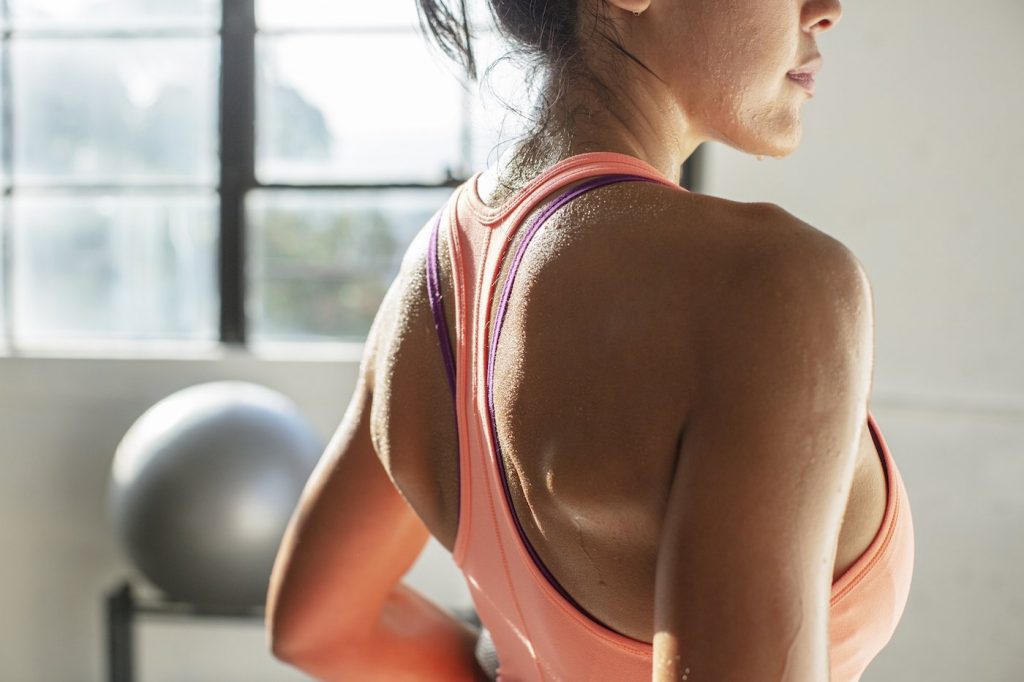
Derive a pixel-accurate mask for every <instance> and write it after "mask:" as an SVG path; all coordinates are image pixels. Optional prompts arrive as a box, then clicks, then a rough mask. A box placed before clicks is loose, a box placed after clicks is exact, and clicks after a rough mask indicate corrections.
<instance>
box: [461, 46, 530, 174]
mask: <svg viewBox="0 0 1024 682" xmlns="http://www.w3.org/2000/svg"><path fill="white" fill-rule="evenodd" d="M474 49H475V50H476V59H477V61H478V64H479V66H478V67H477V69H478V72H479V73H478V75H479V79H480V80H479V81H477V82H475V83H471V84H470V91H471V93H472V95H471V105H470V107H471V108H470V131H471V139H472V145H471V153H470V165H471V169H472V170H471V173H472V172H476V171H478V170H482V169H484V168H486V167H487V166H493V165H495V163H496V161H497V159H498V156H499V155H500V154H502V153H504V151H505V150H506V149H508V148H509V146H511V145H512V144H513V143H514V141H515V138H516V137H518V136H519V135H522V134H523V132H524V130H525V128H524V125H525V124H524V123H523V117H526V116H529V115H530V108H531V107H532V104H533V101H534V96H533V94H532V93H531V92H529V91H528V90H527V88H526V84H525V79H524V78H523V73H522V71H521V70H520V69H519V68H518V67H517V66H516V64H515V63H514V61H513V60H511V59H504V60H502V61H501V62H500V63H499V64H498V65H497V66H495V67H494V69H493V70H492V71H491V72H490V73H489V74H487V76H486V78H484V74H485V72H486V70H487V67H489V66H490V65H491V64H493V63H494V62H495V60H497V59H498V58H499V57H501V56H502V55H504V54H505V53H506V52H508V50H509V46H508V45H507V44H506V43H505V42H504V41H503V40H502V39H501V37H500V36H499V35H498V34H497V33H496V32H494V31H484V32H482V33H481V34H480V36H479V39H478V40H477V41H476V42H475V43H474ZM499 96H500V99H499ZM502 101H505V102H509V103H510V104H511V105H512V106H513V107H515V108H516V109H519V110H521V111H522V112H523V117H521V116H520V115H519V114H517V113H516V112H515V111H513V110H512V109H510V108H508V107H506V105H505V104H503V103H502Z"/></svg>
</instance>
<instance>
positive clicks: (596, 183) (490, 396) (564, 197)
mask: <svg viewBox="0 0 1024 682" xmlns="http://www.w3.org/2000/svg"><path fill="white" fill-rule="evenodd" d="M629 180H642V181H644V182H658V180H655V179H653V178H649V177H645V176H642V175H632V174H625V173H616V174H613V175H602V176H598V177H595V178H591V179H590V180H587V181H586V182H582V183H580V184H579V185H577V186H576V187H573V188H572V189H569V190H566V191H564V192H562V194H560V195H559V196H558V197H557V198H556V199H555V200H554V201H552V202H551V203H550V204H548V205H547V206H546V207H544V210H543V211H541V213H540V214H539V215H538V216H537V218H536V219H535V220H534V221H533V223H532V224H531V225H530V226H529V228H528V229H527V231H526V234H525V235H524V236H523V239H522V241H520V242H519V246H518V248H517V249H516V253H515V257H514V258H513V260H512V265H511V266H510V267H509V270H508V275H507V276H506V278H505V286H504V289H503V290H502V293H501V300H500V302H499V303H498V310H497V313H496V315H497V319H496V320H495V321H494V325H493V330H494V331H493V333H492V334H491V345H490V349H489V352H488V358H487V367H486V376H487V411H488V415H489V418H490V420H491V433H492V434H493V437H494V451H495V452H496V453H497V460H498V467H499V468H500V470H501V480H502V482H503V483H504V486H505V498H506V500H511V497H512V492H511V491H510V490H509V488H508V474H507V473H506V471H505V461H504V459H503V458H502V456H501V445H500V442H499V439H498V425H497V422H496V420H495V416H494V356H495V352H496V351H497V348H498V337H499V336H500V335H501V323H502V322H503V321H504V318H505V309H506V308H507V307H508V299H509V295H510V293H511V292H512V284H513V282H514V281H515V278H516V272H517V270H518V269H519V263H520V261H521V260H522V259H523V254H524V253H525V252H526V247H527V246H529V245H530V240H531V239H533V236H534V235H535V234H536V233H537V231H538V230H539V229H540V227H541V225H543V224H544V222H545V221H546V220H547V219H548V218H550V217H551V214H553V213H554V212H555V211H557V210H558V209H559V208H561V207H562V206H564V205H565V204H567V203H569V202H570V201H572V200H573V199H575V198H576V197H578V196H579V195H581V194H583V193H584V192H589V191H590V190H592V189H596V188H598V187H602V186H604V185H610V184H613V183H617V182H626V181H629ZM509 507H510V508H512V507H511V503H510V504H509ZM512 518H513V519H515V521H516V526H517V527H518V529H519V535H520V537H522V539H523V544H524V545H526V548H527V549H528V550H529V552H530V555H531V556H532V557H533V561H534V563H535V564H536V565H537V568H539V569H540V571H541V572H542V573H543V574H544V576H545V577H546V578H547V579H548V582H550V583H551V586H552V587H554V588H555V589H556V590H558V591H559V592H560V593H561V594H562V596H563V597H565V598H566V600H567V601H569V603H571V604H573V605H574V606H575V607H576V608H577V609H579V611H580V612H581V613H585V614H587V615H588V616H590V618H591V619H593V620H595V621H596V620H597V619H596V618H594V616H593V615H591V614H590V613H589V612H587V610H586V609H584V608H583V607H582V606H580V604H579V603H577V602H576V600H575V599H573V598H572V596H571V595H570V594H569V593H568V592H567V591H566V590H565V588H564V587H562V585H561V584H559V582H558V581H557V580H556V579H555V576H554V575H552V574H551V572H550V571H549V570H548V569H547V567H546V566H545V565H544V562H543V561H541V559H540V555H538V554H537V551H536V550H535V549H534V548H533V545H531V544H530V541H529V539H528V538H527V537H526V533H525V532H524V531H523V525H522V523H520V521H519V517H517V516H516V515H515V512H514V511H513V513H512ZM598 622H600V621H598Z"/></svg>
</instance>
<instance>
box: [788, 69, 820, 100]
mask: <svg viewBox="0 0 1024 682" xmlns="http://www.w3.org/2000/svg"><path fill="white" fill-rule="evenodd" d="M786 78H789V79H790V80H791V81H793V82H795V83H798V84H799V85H800V86H801V87H803V89H804V90H806V91H807V92H809V93H811V94H812V95H813V94H814V74H811V73H787V74H786Z"/></svg>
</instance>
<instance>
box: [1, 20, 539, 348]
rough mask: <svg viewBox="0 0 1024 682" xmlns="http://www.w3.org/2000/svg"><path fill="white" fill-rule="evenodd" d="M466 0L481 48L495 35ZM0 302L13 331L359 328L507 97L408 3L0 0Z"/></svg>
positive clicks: (295, 333) (51, 335)
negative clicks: (473, 71) (435, 43)
mask: <svg viewBox="0 0 1024 682" xmlns="http://www.w3.org/2000/svg"><path fill="white" fill-rule="evenodd" d="M485 2H486V0H472V3H471V4H472V7H471V11H472V13H473V14H472V16H473V18H474V25H475V27H476V30H477V31H478V34H477V38H478V39H477V41H476V42H475V44H474V48H475V50H476V51H477V59H478V61H479V62H480V64H481V68H480V71H481V73H482V71H483V66H484V65H486V64H488V63H490V62H491V61H492V60H493V59H494V58H496V57H497V56H498V55H499V54H500V52H501V51H502V50H503V49H504V46H503V45H502V44H501V43H500V42H499V40H498V39H497V37H496V34H495V33H494V32H493V31H491V30H489V26H488V25H487V23H486V21H485V20H489V17H488V16H487V14H486V6H485ZM0 10H2V11H3V14H2V15H0V29H2V30H3V34H2V35H3V38H2V40H3V42H2V46H0V111H2V112H3V117H2V125H0V149H2V150H3V153H2V163H0V182H2V183H3V186H4V192H3V196H2V197H0V253H2V254H3V256H4V257H3V258H2V259H0V320H2V323H3V324H2V329H3V332H4V333H3V334H2V338H3V342H5V343H6V344H7V346H8V347H9V348H10V349H11V350H12V351H14V352H16V351H17V350H19V349H30V350H31V349H36V348H45V347H50V346H56V347H62V346H64V347H66V346H68V345H74V346H81V345H83V344H85V345H90V344H93V345H99V346H101V347H106V346H109V345H111V344H128V345H130V346H132V347H136V346H143V347H144V346H145V345H147V344H153V343H156V342H161V343H165V342H180V343H183V344H186V345H190V346H198V347H203V346H210V345H216V344H218V343H235V344H258V343H276V342H282V341H303V342H306V341H315V340H326V341H334V340H353V341H361V340H362V339H363V338H365V335H366V332H367V331H368V329H369V325H370V322H371V321H372V319H373V315H374V313H375V312H376V310H377V308H378V306H379V304H380V301H381V299H382V297H383V295H384V292H385V291H386V289H387V286H388V285H389V284H390V282H391V281H392V280H393V279H394V276H395V275H396V274H397V271H398V267H399V263H400V261H401V256H402V254H403V253H404V251H405V249H406V247H407V245H408V243H409V241H410V240H411V238H412V237H413V235H414V234H415V232H416V231H417V230H418V229H419V228H421V227H422V226H423V224H424V223H425V222H426V221H427V220H428V219H429V218H430V216H431V215H432V214H433V213H434V211H436V210H437V208H438V207H439V206H440V205H441V204H442V203H443V202H444V200H445V199H447V198H448V196H449V195H450V194H451V191H452V188H453V187H454V186H456V185H457V184H459V183H460V182H462V181H463V180H464V179H465V178H466V177H468V176H469V175H470V174H471V173H472V172H474V171H475V170H476V169H479V168H482V167H484V166H485V165H488V164H490V163H493V162H494V161H495V159H496V157H497V154H499V153H500V152H501V151H503V148H502V147H498V146H497V143H498V142H499V141H504V140H509V139H511V138H513V137H515V136H516V135H518V134H519V133H520V132H521V130H520V129H519V128H518V127H517V126H518V125H519V124H520V121H519V119H517V118H516V117H515V115H514V114H511V113H508V112H507V111H506V109H505V108H504V106H503V105H502V104H501V102H500V101H498V100H497V99H495V98H493V97H491V92H492V91H493V92H494V93H497V94H498V96H499V97H500V98H503V99H505V100H508V101H512V102H515V103H517V105H519V104H522V103H523V102H526V101H528V99H527V97H528V93H523V92H521V91H519V90H518V89H517V88H518V87H521V86H520V84H519V81H521V77H519V76H518V74H516V73H515V72H514V71H513V68H514V67H512V66H511V65H508V64H503V65H501V66H499V67H498V69H496V70H495V72H494V73H493V75H492V76H491V77H490V79H489V81H488V82H487V84H486V86H487V87H486V88H485V89H484V92H483V93H481V89H480V86H479V85H478V84H476V83H466V82H464V79H463V76H462V74H460V73H458V68H457V67H456V65H454V64H452V63H451V62H449V61H447V60H446V59H444V58H443V57H442V56H441V55H439V54H438V53H437V51H436V50H433V49H430V48H429V47H428V45H427V43H426V41H425V40H424V38H423V36H422V35H421V33H420V31H419V27H418V21H417V15H416V6H415V0H375V2H373V3H369V4H365V3H364V4H363V5H360V6H358V7H356V6H354V5H352V4H350V3H342V2H335V3H323V2H320V1H319V0H224V4H223V5H222V4H221V2H220V0H8V2H7V3H0Z"/></svg>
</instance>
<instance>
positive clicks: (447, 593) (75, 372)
mask: <svg viewBox="0 0 1024 682" xmlns="http://www.w3.org/2000/svg"><path fill="white" fill-rule="evenodd" d="M338 351H341V353H342V354H340V355H339V352H338ZM360 352H361V349H360V348H359V347H354V348H348V349H346V348H340V349H336V352H335V354H334V357H333V358H330V359H328V358H320V359H312V358H309V359H306V360H291V361H285V360H267V359H258V358H255V357H252V356H248V355H238V354H234V353H225V354H223V357H219V358H210V359H207V360H199V359H167V360H159V359H151V360H141V359H110V358H105V359H88V358H65V359H57V358H45V359H44V358H38V359H28V358H2V359H0V434H2V440H0V519H2V523H0V547H2V548H3V553H2V556H3V561H0V585H3V586H4V589H3V590H2V596H0V681H2V682H78V681H82V682H94V681H98V680H101V679H105V676H106V672H105V671H106V659H105V654H104V651H105V648H104V647H105V641H106V640H105V637H106V634H105V629H104V628H105V620H104V618H105V616H104V611H103V603H104V600H103V595H104V594H105V593H106V591H107V590H109V589H110V588H112V587H113V586H114V585H115V584H116V583H119V582H120V581H121V580H122V579H124V578H125V577H127V576H128V575H132V576H135V577H136V578H137V579H139V580H142V585H143V587H144V588H145V587H146V583H145V581H144V579H143V578H141V577H140V576H137V574H136V573H135V572H134V570H133V569H132V566H131V564H130V562H129V560H128V559H127V557H126V556H124V555H123V553H122V550H121V548H120V547H119V545H118V542H117V538H116V537H115V535H114V530H113V528H112V526H111V524H110V522H109V520H108V518H107V515H106V507H105V504H106V493H107V485H108V479H109V475H110V473H109V472H110V464H111V461H112V459H113V455H114V450H115V448H116V447H117V444H118V442H119V441H120V439H121V437H122V436H123V435H124V432H125V431H126V430H127V429H128V427H129V426H130V425H131V424H132V422H134V421H135V419H137V418H138V417H139V415H141V414H142V413H143V412H144V411H145V410H146V409H147V408H148V407H149V406H151V405H152V404H153V403H155V402H156V401H157V400H159V399H161V398H162V397H164V396H166V395H168V394H170V393H172V392H174V391H176V390H179V389H182V388H185V387H186V386H190V385H192V384H196V383H201V382H205V381H218V380H223V379H240V380H246V381H254V382H257V383H260V384H263V385H265V386H269V387H271V388H274V389H276V390H278V391H281V392H282V393H284V394H285V395H287V396H289V397H290V398H292V399H294V400H295V401H296V402H297V403H298V404H299V407H300V408H301V409H302V411H303V413H304V414H305V415H306V416H307V417H309V419H310V420H311V422H312V423H313V424H314V426H315V427H316V429H317V431H318V432H319V433H320V434H321V437H322V438H323V441H324V443H326V442H327V439H328V438H330V436H331V434H332V433H333V432H334V429H335V428H336V427H337V424H338V421H339V420H340V419H341V416H342V414H343V413H344V411H345V407H346V406H347V405H348V402H349V399H350V397H351V395H352V390H353V387H354V385H355V384H354V382H355V371H356V368H357V362H358V357H359V353H360ZM294 355H298V353H295V354H294ZM306 355H307V357H308V356H309V355H310V353H309V351H308V349H307V351H306ZM313 355H314V356H315V354H313ZM353 358H355V361H353V360H352V359H353ZM407 580H408V581H409V582H410V584H412V585H413V586H415V587H417V588H418V589H420V590H422V591H423V592H425V593H426V594H428V595H430V596H431V597H433V598H434V599H435V600H437V601H439V602H441V603H444V604H447V605H450V606H454V607H468V606H470V605H471V601H470V599H469V594H468V592H467V590H466V587H465V584H464V582H463V579H462V576H461V575H460V574H459V573H458V569H457V568H456V567H455V565H454V563H453V562H452V560H451V557H450V555H449V554H448V553H447V551H446V550H445V549H444V548H443V547H442V546H441V545H440V544H439V543H438V542H437V541H436V540H433V539H432V540H431V541H430V543H429V544H428V545H427V549H426V550H425V551H424V554H423V555H422V556H421V557H420V560H419V562H418V563H417V564H416V565H415V566H414V567H413V568H412V570H411V571H410V573H409V575H408V576H407ZM135 632H136V647H137V651H136V659H137V660H136V672H137V675H138V679H139V680H140V681H144V682H158V681H167V682H171V681H178V682H181V681H187V682H191V681H196V682H199V681H207V680H208V681H210V682H214V681H216V682H228V681H230V680H238V681H239V682H241V681H245V682H250V681H252V682H258V681H260V680H267V681H270V680H292V679H294V680H303V679H308V678H307V677H306V676H305V675H302V674H300V673H298V672H297V671H294V670H293V669H290V668H288V667H286V666H284V665H283V664H281V663H279V662H278V661H276V660H275V659H273V658H272V657H271V656H270V655H269V654H268V653H267V651H266V648H265V640H264V633H263V629H262V625H261V623H260V622H259V621H258V620H256V621H252V622H246V621H236V620H231V619H213V620H202V621H197V620H192V621H188V620H182V619H172V618H167V617H163V616H149V615H145V616H140V619H139V621H138V625H137V627H136V630H135Z"/></svg>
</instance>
